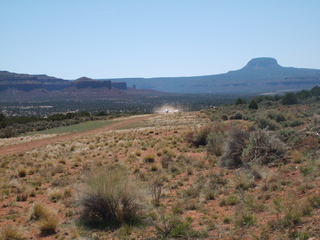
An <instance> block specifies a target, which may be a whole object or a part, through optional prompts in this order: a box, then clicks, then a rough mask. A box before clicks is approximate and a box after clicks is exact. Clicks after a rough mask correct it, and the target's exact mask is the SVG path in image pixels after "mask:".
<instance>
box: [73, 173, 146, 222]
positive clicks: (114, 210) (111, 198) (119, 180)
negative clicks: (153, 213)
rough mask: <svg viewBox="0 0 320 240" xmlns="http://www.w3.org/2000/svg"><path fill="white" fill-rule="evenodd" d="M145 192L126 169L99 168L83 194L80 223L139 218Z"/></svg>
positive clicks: (134, 219)
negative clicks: (103, 169)
mask: <svg viewBox="0 0 320 240" xmlns="http://www.w3.org/2000/svg"><path fill="white" fill-rule="evenodd" d="M141 199H142V192H141V191H140V189H138V187H137V185H136V184H135V182H134V181H133V179H131V178H129V177H128V175H127V172H126V171H125V170H123V169H113V170H107V171H99V172H96V173H94V174H92V176H90V177H89V178H88V179H87V182H86V186H85V189H84V191H83V192H82V196H81V198H80V205H81V206H82V213H81V216H80V219H79V220H80V223H83V224H85V225H87V226H90V227H93V228H99V227H101V226H110V227H114V226H120V225H121V224H134V223H136V222H137V221H139V219H140V217H141V214H140V213H141V210H142V204H141V202H142V201H141Z"/></svg>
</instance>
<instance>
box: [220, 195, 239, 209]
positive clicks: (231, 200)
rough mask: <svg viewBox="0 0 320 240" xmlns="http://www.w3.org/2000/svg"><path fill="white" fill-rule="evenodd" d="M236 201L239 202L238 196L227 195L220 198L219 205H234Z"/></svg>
mask: <svg viewBox="0 0 320 240" xmlns="http://www.w3.org/2000/svg"><path fill="white" fill-rule="evenodd" d="M238 202H239V198H238V197H237V196H236V195H229V196H228V197H225V198H223V199H221V200H220V203H219V205H220V206H221V207H223V206H232V205H236V204H237V203H238Z"/></svg>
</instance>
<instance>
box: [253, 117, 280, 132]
mask: <svg viewBox="0 0 320 240" xmlns="http://www.w3.org/2000/svg"><path fill="white" fill-rule="evenodd" d="M256 123H257V125H258V127H259V128H260V129H266V128H267V129H269V130H272V131H275V130H277V129H279V128H280V125H279V124H278V123H277V122H276V121H274V120H271V119H269V118H265V117H257V118H256Z"/></svg>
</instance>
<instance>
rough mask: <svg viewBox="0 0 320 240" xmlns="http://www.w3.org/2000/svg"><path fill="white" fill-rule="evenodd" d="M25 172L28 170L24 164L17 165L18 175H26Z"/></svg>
mask: <svg viewBox="0 0 320 240" xmlns="http://www.w3.org/2000/svg"><path fill="white" fill-rule="evenodd" d="M27 174H28V170H27V168H26V167H24V166H20V167H18V177H21V178H23V177H26V176H27Z"/></svg>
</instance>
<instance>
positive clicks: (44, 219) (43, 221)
mask: <svg viewBox="0 0 320 240" xmlns="http://www.w3.org/2000/svg"><path fill="white" fill-rule="evenodd" d="M29 219H30V220H37V225H38V226H39V229H40V231H41V235H42V236H47V235H52V234H54V233H56V230H57V227H58V225H59V219H58V216H57V215H56V213H55V212H54V211H53V210H52V209H51V208H50V207H49V206H48V205H46V204H45V203H35V204H33V206H32V208H31V212H30V217H29Z"/></svg>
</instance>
